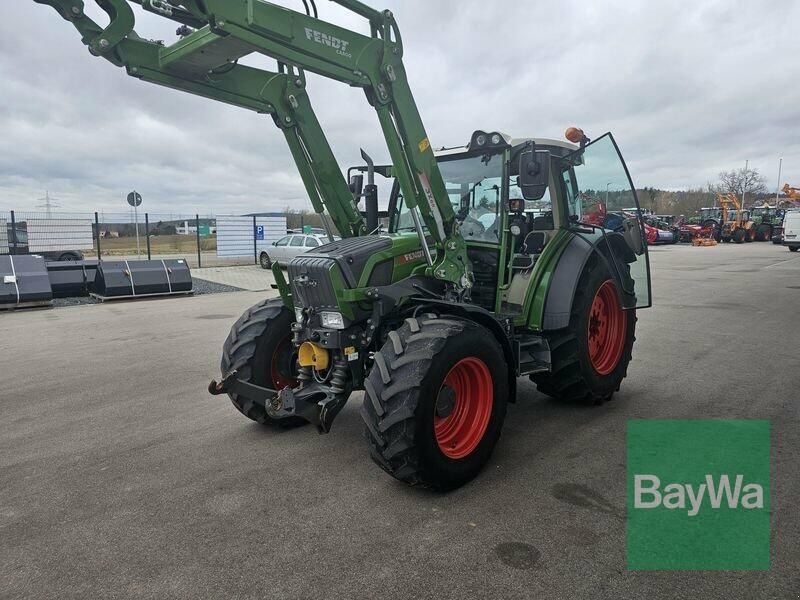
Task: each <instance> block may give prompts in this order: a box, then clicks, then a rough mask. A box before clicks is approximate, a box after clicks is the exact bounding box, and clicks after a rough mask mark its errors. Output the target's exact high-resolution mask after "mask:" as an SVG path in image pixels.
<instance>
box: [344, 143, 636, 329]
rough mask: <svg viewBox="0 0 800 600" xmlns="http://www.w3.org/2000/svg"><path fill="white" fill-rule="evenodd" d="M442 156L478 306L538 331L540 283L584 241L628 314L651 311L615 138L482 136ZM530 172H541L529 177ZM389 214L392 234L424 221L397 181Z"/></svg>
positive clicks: (632, 197)
mask: <svg viewBox="0 0 800 600" xmlns="http://www.w3.org/2000/svg"><path fill="white" fill-rule="evenodd" d="M435 154H436V159H437V162H438V164H439V169H440V171H441V173H442V177H443V179H444V182H445V186H446V188H447V192H448V196H449V199H450V203H451V206H452V208H453V211H454V213H455V214H456V217H457V227H458V231H459V233H460V234H461V236H462V237H463V239H464V240H465V242H466V245H467V252H468V256H469V259H470V261H471V262H472V273H473V278H474V280H473V286H472V290H471V299H472V301H473V302H474V303H475V304H477V305H479V306H481V307H483V308H484V309H486V310H488V311H490V312H493V313H498V314H511V315H513V317H514V318H515V321H516V322H517V323H519V324H520V325H522V324H529V323H530V319H529V316H530V311H531V308H532V305H533V296H534V294H533V292H532V290H534V289H535V286H532V282H533V281H536V280H537V279H538V278H540V277H543V276H545V273H546V272H547V268H548V266H547V265H548V264H549V265H550V266H551V267H552V262H558V260H559V257H560V256H561V254H562V253H563V252H565V250H566V248H567V246H569V245H571V244H575V245H581V246H584V247H585V249H589V248H600V249H602V250H601V251H602V252H604V256H605V257H606V259H607V260H608V261H609V262H610V264H612V265H613V270H614V272H615V273H616V274H617V276H618V278H619V281H620V282H621V289H622V290H623V296H624V298H623V303H624V305H625V306H626V307H628V308H634V307H639V308H641V307H646V306H649V304H650V284H649V265H648V258H647V253H646V242H645V241H644V233H643V232H644V224H643V223H642V220H641V209H640V207H639V204H638V200H637V198H636V194H635V192H634V189H633V186H632V184H631V182H630V178H629V176H628V171H627V167H626V166H625V163H624V161H623V159H622V157H621V155H620V153H619V151H618V149H617V146H616V143H615V142H614V139H613V137H612V136H611V134H605V135H603V136H601V137H600V138H598V139H597V140H595V141H594V142H588V140H586V141H582V142H581V143H580V144H575V143H569V142H562V141H559V140H554V139H545V138H521V139H518V138H511V137H510V136H507V135H505V134H501V133H485V132H483V131H477V132H475V133H474V134H473V135H472V138H471V140H470V143H469V144H467V145H466V146H460V147H455V148H446V149H445V148H443V149H441V150H439V151H437V152H436V153H435ZM531 165H533V167H534V170H537V172H536V173H534V174H533V175H531V174H530V173H523V176H521V171H523V170H524V169H526V168H530V166H531ZM364 169H366V167H360V168H359V170H364ZM378 170H379V171H381V172H383V173H386V172H387V171H386V170H385V168H381V169H378ZM631 207H633V208H631ZM386 214H387V216H388V232H389V233H390V234H395V235H400V234H407V235H408V234H413V233H414V232H415V231H416V230H417V227H418V223H419V222H420V220H419V217H418V215H415V209H412V208H410V207H409V206H408V205H407V203H406V202H405V199H404V198H403V194H402V191H401V188H400V185H399V183H398V182H397V181H395V182H394V185H393V187H392V190H391V196H390V199H389V202H388V211H387V213H386ZM424 229H425V228H424V226H423V230H424ZM575 238H577V239H578V241H573V240H574V239H575ZM551 245H553V248H552V250H551V251H550V252H548V247H550V246H551ZM571 253H574V254H575V255H576V257H577V256H583V257H584V258H585V252H580V251H578V250H572V251H571ZM420 258H421V257H420ZM542 259H546V260H545V262H544V263H542V264H539V263H540V262H541V261H542ZM576 260H578V259H577V258H576ZM545 263H546V264H545ZM537 265H539V268H537Z"/></svg>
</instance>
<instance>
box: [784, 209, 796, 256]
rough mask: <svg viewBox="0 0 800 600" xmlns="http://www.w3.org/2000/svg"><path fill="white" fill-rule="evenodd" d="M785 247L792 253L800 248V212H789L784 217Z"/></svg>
mask: <svg viewBox="0 0 800 600" xmlns="http://www.w3.org/2000/svg"><path fill="white" fill-rule="evenodd" d="M783 245H784V246H787V247H788V248H789V250H790V251H791V252H797V249H798V248H800V210H787V211H786V216H784V217H783Z"/></svg>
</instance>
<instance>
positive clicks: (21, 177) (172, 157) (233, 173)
mask: <svg viewBox="0 0 800 600" xmlns="http://www.w3.org/2000/svg"><path fill="white" fill-rule="evenodd" d="M278 3H279V4H282V5H285V6H289V7H295V5H296V7H302V3H301V0H283V1H281V2H278ZM371 3H372V4H373V5H374V6H376V7H378V8H381V7H385V8H390V9H392V10H393V11H394V13H395V15H396V17H397V19H398V22H399V24H400V27H401V31H402V33H403V40H404V44H405V62H406V67H407V70H408V72H409V77H410V79H411V84H412V88H413V90H414V93H415V96H416V99H417V104H418V106H419V108H420V111H421V113H422V116H423V119H424V121H425V123H426V126H427V129H428V133H429V135H430V138H431V140H432V142H433V144H434V145H435V146H442V145H458V144H461V143H465V142H466V141H467V140H468V139H469V136H470V133H471V132H472V131H473V130H475V129H488V130H501V131H505V132H508V133H510V134H512V135H514V136H515V137H522V136H537V137H560V136H561V135H562V133H563V131H564V129H565V128H566V127H567V126H569V125H578V126H580V127H582V128H583V129H584V130H585V131H586V132H587V133H588V134H589V135H590V136H592V137H594V136H597V135H599V134H600V133H602V132H605V131H608V130H610V131H613V132H614V134H615V136H616V138H617V141H618V142H619V144H620V146H621V148H622V151H623V153H624V155H625V156H626V159H627V161H628V164H629V167H630V170H631V173H632V176H633V179H634V182H635V183H636V185H637V187H641V186H655V187H661V188H669V189H683V188H688V187H698V186H703V185H705V184H706V183H707V182H708V181H711V180H714V179H716V175H717V173H718V172H719V171H720V170H723V169H731V168H735V167H740V166H744V163H745V160H749V161H750V165H751V166H754V167H757V168H758V169H760V170H761V172H762V174H764V175H765V176H766V177H767V181H768V185H769V187H770V189H773V190H774V188H775V183H776V178H777V165H778V158H779V157H783V159H784V161H783V166H784V169H783V176H782V178H781V179H782V181H781V183H783V182H786V181H788V182H792V183H793V184H794V185H798V186H800V135H798V134H800V76H798V72H799V71H800V68H799V67H800V62H799V61H798V48H797V43H798V38H797V27H798V23H800V2H796V1H794V0H773V1H767V0H762V1H750V2H737V1H732V0H726V1H706V0H692V1H685V2H684V1H678V0H670V1H669V2H653V1H652V0H650V1H644V0H643V1H639V0H621V1H600V0H597V1H593V2H586V1H585V0H574V1H572V0H567V1H561V2H552V1H549V0H548V1H543V0H526V1H522V2H520V1H518V0H517V1H511V0H494V1H492V2H490V1H488V0H436V1H435V2H432V1H431V0H403V1H401V0H382V3H383V6H378V5H377V4H375V0H371ZM3 4H4V6H3V17H4V18H3V19H2V20H0V81H2V94H0V132H1V133H0V210H8V209H17V210H20V211H24V210H32V209H34V208H35V206H36V205H37V204H38V203H39V202H38V201H37V199H38V198H41V197H42V196H44V194H45V191H46V190H47V191H49V193H50V194H51V196H54V197H57V198H58V199H59V203H60V204H61V205H62V209H63V210H73V211H83V210H103V211H106V212H110V211H116V210H120V211H123V210H125V204H124V196H125V194H126V193H127V192H128V191H129V190H131V189H133V188H135V189H137V190H138V191H140V192H141V193H142V195H143V196H144V199H145V202H146V207H147V209H148V210H149V211H151V212H159V213H177V212H181V211H184V212H191V213H194V212H200V213H205V214H208V213H211V212H213V213H215V214H225V213H237V212H251V211H261V210H280V209H283V208H285V207H293V208H308V207H309V204H308V201H307V199H306V198H305V195H304V193H303V188H302V185H301V183H300V180H299V177H298V176H297V174H296V172H295V170H294V167H293V164H292V162H291V159H290V157H289V153H288V150H287V148H286V147H285V144H284V141H283V136H282V135H281V134H280V132H279V131H278V130H277V128H275V126H274V125H273V124H272V120H271V119H270V118H269V117H266V116H262V115H257V114H255V113H251V112H248V111H245V110H242V109H236V108H232V107H228V106H224V105H221V104H217V103H214V102H212V101H210V100H204V99H201V98H195V97H192V96H189V95H187V94H183V93H180V92H175V91H172V90H168V89H165V88H160V87H157V86H154V85H152V84H145V83H142V82H139V81H137V80H134V79H131V78H129V77H127V76H126V75H125V73H124V71H123V70H122V69H117V68H115V67H113V66H112V65H111V64H110V63H107V62H105V61H104V60H102V59H98V58H94V57H92V56H91V55H89V53H88V51H87V50H86V48H85V47H84V46H83V45H82V44H81V42H80V39H79V36H78V34H77V32H76V31H75V30H74V29H73V28H72V27H71V25H69V24H68V23H67V22H66V21H63V20H62V19H61V18H60V17H59V16H58V15H57V14H56V12H55V11H54V10H52V9H51V8H50V7H47V6H44V5H40V4H35V3H34V2H32V1H30V0H16V1H14V2H9V1H8V0H6V1H5V2H3ZM88 4H92V3H91V2H90V1H88V0H87V5H88ZM317 4H318V6H319V9H320V16H321V17H322V18H324V19H326V20H330V21H333V22H335V23H338V24H343V25H346V26H348V27H353V28H357V29H358V30H359V31H364V27H363V24H362V22H360V21H359V19H357V18H352V17H350V16H349V15H347V14H345V13H343V11H341V10H340V9H338V8H337V7H336V6H335V5H333V4H332V3H330V2H326V1H325V0H317ZM91 14H92V15H95V14H101V13H98V12H97V11H94V10H93V11H91ZM137 18H138V21H137V31H138V32H139V33H140V35H142V36H144V37H149V38H154V39H164V40H166V41H167V42H168V43H169V42H170V41H172V40H173V39H174V37H175V36H174V29H175V24H173V23H171V22H168V21H165V20H162V19H158V18H156V17H153V16H151V15H146V14H142V13H141V12H138V13H137ZM309 80H310V83H309V93H310V96H311V100H312V103H313V104H314V106H315V108H316V110H317V113H318V115H319V118H320V120H321V122H322V124H323V126H324V127H325V129H326V132H327V134H328V137H329V140H330V142H331V145H332V146H333V148H334V151H335V152H336V154H337V157H338V158H339V161H340V164H341V165H342V166H343V168H346V167H347V166H349V165H351V164H355V163H357V162H359V160H358V149H359V148H360V147H364V148H365V149H367V151H368V152H370V153H371V154H372V155H373V156H374V157H375V158H376V160H385V159H386V157H387V153H386V151H385V149H384V144H383V142H382V138H381V137H380V132H379V129H378V125H377V119H376V117H375V115H374V112H372V109H371V108H370V107H369V106H368V105H367V103H366V101H365V99H364V97H363V93H362V92H361V91H360V90H357V89H351V88H348V87H346V86H343V85H341V84H337V83H333V82H329V81H325V80H323V79H321V78H319V77H316V76H309Z"/></svg>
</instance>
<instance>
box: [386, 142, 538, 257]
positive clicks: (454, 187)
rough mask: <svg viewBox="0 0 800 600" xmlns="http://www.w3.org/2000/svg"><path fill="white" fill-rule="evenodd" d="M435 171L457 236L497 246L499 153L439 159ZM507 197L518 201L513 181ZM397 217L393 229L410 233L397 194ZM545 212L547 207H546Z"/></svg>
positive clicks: (500, 179)
mask: <svg viewBox="0 0 800 600" xmlns="http://www.w3.org/2000/svg"><path fill="white" fill-rule="evenodd" d="M439 170H440V171H441V173H442V178H443V179H444V184H445V188H446V189H447V195H448V197H449V199H450V204H451V206H452V207H453V211H454V212H455V213H456V219H457V220H458V222H459V223H460V224H461V235H462V236H463V237H464V239H465V240H466V241H467V242H470V241H481V242H492V243H499V241H500V225H501V214H500V210H501V204H502V203H501V199H502V187H503V154H502V152H501V153H497V154H492V155H483V156H481V155H477V156H463V155H461V156H458V157H455V158H448V157H442V158H440V159H439ZM509 195H510V197H511V198H522V194H521V192H520V190H519V187H517V185H516V181H513V180H512V181H511V182H510V191H509ZM536 204H537V209H540V210H545V208H543V207H544V206H545V205H548V206H549V197H545V198H544V199H542V200H540V201H537V203H536ZM398 207H399V215H398V218H397V230H398V231H402V230H413V229H414V221H413V219H412V218H411V213H410V212H409V210H408V208H407V207H406V204H405V202H404V201H403V197H402V193H399V194H398ZM547 210H549V208H547Z"/></svg>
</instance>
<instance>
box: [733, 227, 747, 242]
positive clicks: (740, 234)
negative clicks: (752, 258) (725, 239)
mask: <svg viewBox="0 0 800 600" xmlns="http://www.w3.org/2000/svg"><path fill="white" fill-rule="evenodd" d="M746 238H747V232H746V231H745V230H744V229H742V228H739V229H737V230H736V231H734V232H733V237H732V239H733V242H734V243H735V244H741V243H742V242H744V241H745V239H746Z"/></svg>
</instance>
